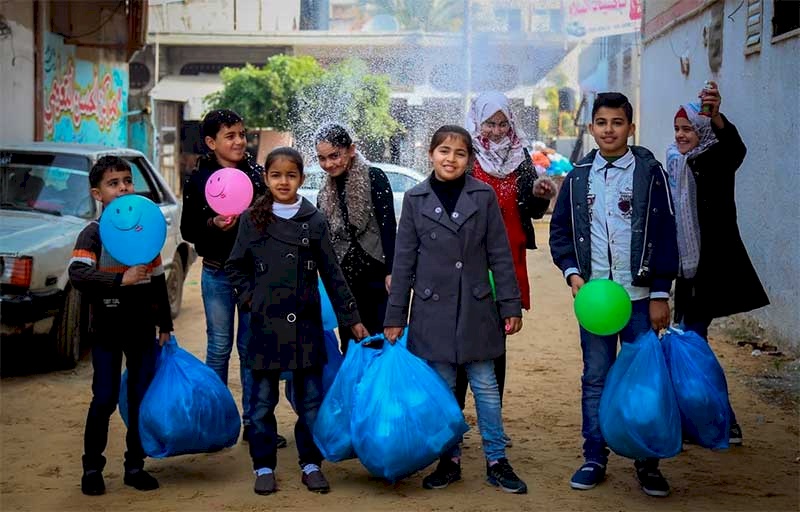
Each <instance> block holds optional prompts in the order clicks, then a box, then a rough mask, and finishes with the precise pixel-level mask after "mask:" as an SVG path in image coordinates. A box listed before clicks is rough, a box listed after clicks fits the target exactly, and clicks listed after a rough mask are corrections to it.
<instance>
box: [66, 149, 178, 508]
mask: <svg viewBox="0 0 800 512" xmlns="http://www.w3.org/2000/svg"><path fill="white" fill-rule="evenodd" d="M89 185H90V187H91V193H92V196H93V197H94V198H95V199H96V200H97V201H100V202H101V203H103V207H104V208H105V207H106V206H107V205H108V204H109V203H110V202H111V201H113V200H114V199H116V198H117V197H120V196H123V195H126V194H132V193H133V177H132V175H131V168H130V165H128V163H127V162H126V161H125V160H123V159H121V158H119V157H116V156H105V157H102V158H100V159H99V160H98V161H97V163H96V164H95V165H94V167H92V169H91V171H90V172H89ZM69 279H70V283H72V286H74V287H75V289H77V290H79V291H80V292H81V293H83V294H84V296H85V297H87V298H88V300H89V303H90V305H91V308H92V313H93V316H92V319H93V324H94V332H95V336H94V337H93V340H94V343H93V345H92V368H93V370H94V375H93V377H92V403H91V405H90V406H89V414H88V416H87V418H86V431H85V433H84V440H83V442H84V455H83V477H82V478H81V491H83V493H84V494H87V495H89V496H97V495H100V494H103V493H104V492H105V488H106V487H105V482H104V481H103V473H102V472H103V468H104V466H105V463H106V459H105V457H103V452H104V451H105V448H106V444H107V441H108V421H109V419H110V418H111V415H112V414H113V413H114V411H115V410H116V408H117V401H118V398H119V387H120V378H121V375H120V373H121V372H120V368H121V366H122V354H123V353H124V354H125V360H126V366H127V368H128V404H129V422H128V433H127V436H126V439H125V441H126V445H127V451H126V452H125V477H124V482H125V485H130V486H131V487H134V488H136V489H138V490H140V491H149V490H153V489H157V488H158V481H156V479H155V478H153V477H152V476H151V475H150V474H149V473H148V472H147V471H145V470H144V469H143V467H144V457H145V453H144V450H143V449H142V443H141V439H140V438H139V405H140V404H141V402H142V397H143V396H144V393H145V391H146V390H147V387H148V386H149V385H150V380H151V379H152V377H153V374H154V372H155V362H156V354H157V349H156V343H155V341H154V334H155V328H156V326H158V328H159V336H158V342H159V344H160V345H163V344H164V343H165V342H166V341H167V340H169V337H170V332H171V331H172V317H171V315H170V307H169V297H168V296H167V283H166V279H165V277H164V268H163V266H162V265H161V256H156V259H154V260H153V261H152V262H151V263H149V264H148V265H136V266H133V267H128V266H125V265H123V264H122V263H120V262H118V261H116V260H115V259H114V258H113V257H112V256H111V255H110V254H109V253H108V251H104V250H103V241H102V240H101V239H100V228H99V223H98V222H97V221H93V222H91V223H90V224H89V225H88V226H86V227H85V228H84V229H83V231H81V234H80V235H78V241H77V242H76V243H75V249H74V250H73V251H72V259H71V260H70V264H69Z"/></svg>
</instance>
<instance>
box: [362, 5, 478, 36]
mask: <svg viewBox="0 0 800 512" xmlns="http://www.w3.org/2000/svg"><path fill="white" fill-rule="evenodd" d="M367 3H368V4H370V5H371V6H372V7H374V8H375V9H376V11H377V12H376V14H388V15H391V16H394V17H395V19H396V20H397V23H398V24H399V25H400V28H401V29H403V30H421V31H425V32H453V31H457V30H460V29H461V26H462V25H463V22H464V1H463V0H372V1H369V2H367Z"/></svg>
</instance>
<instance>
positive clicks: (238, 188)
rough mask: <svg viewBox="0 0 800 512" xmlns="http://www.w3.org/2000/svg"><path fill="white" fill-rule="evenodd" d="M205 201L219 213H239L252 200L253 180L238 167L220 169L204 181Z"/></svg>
mask: <svg viewBox="0 0 800 512" xmlns="http://www.w3.org/2000/svg"><path fill="white" fill-rule="evenodd" d="M206 201H208V205H209V206H210V207H211V209H212V210H214V211H215V212H217V213H218V214H220V215H239V214H240V213H242V212H243V211H245V210H246V209H247V207H248V206H250V203H251V202H252V201H253V182H252V181H250V178H249V177H248V176H247V175H246V174H245V173H244V172H242V171H240V170H239V169H234V168H233V167H225V168H223V169H220V170H218V171H216V172H214V174H212V175H211V176H210V177H209V178H208V181H206Z"/></svg>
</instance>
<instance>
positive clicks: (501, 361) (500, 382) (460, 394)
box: [456, 352, 506, 411]
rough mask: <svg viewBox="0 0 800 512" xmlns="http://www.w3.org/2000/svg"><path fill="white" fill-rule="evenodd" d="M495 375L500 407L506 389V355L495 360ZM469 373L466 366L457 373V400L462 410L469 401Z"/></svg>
mask: <svg viewBox="0 0 800 512" xmlns="http://www.w3.org/2000/svg"><path fill="white" fill-rule="evenodd" d="M494 374H495V377H497V390H498V391H499V392H500V407H502V406H503V391H504V389H505V387H506V353H505V352H503V355H501V356H500V357H498V358H496V359H495V360H494ZM468 385H469V380H468V379H467V371H466V370H465V369H464V365H459V367H458V371H457V373H456V400H458V405H459V406H460V407H461V410H462V411H463V410H464V403H465V402H466V401H467V386H468Z"/></svg>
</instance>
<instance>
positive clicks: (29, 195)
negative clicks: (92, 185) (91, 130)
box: [0, 151, 95, 219]
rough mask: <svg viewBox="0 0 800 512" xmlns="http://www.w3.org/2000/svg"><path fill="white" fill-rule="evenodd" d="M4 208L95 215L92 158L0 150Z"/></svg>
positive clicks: (0, 198)
mask: <svg viewBox="0 0 800 512" xmlns="http://www.w3.org/2000/svg"><path fill="white" fill-rule="evenodd" d="M0 183H2V189H0V208H2V209H3V210H26V211H39V212H44V213H48V214H51V215H73V216H75V217H82V218H87V219H88V218H91V217H92V216H93V215H94V212H95V204H94V200H93V199H92V196H91V194H90V193H89V159H88V158H86V157H82V156H77V155H60V154H52V153H26V152H13V151H12V152H7V151H0Z"/></svg>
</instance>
